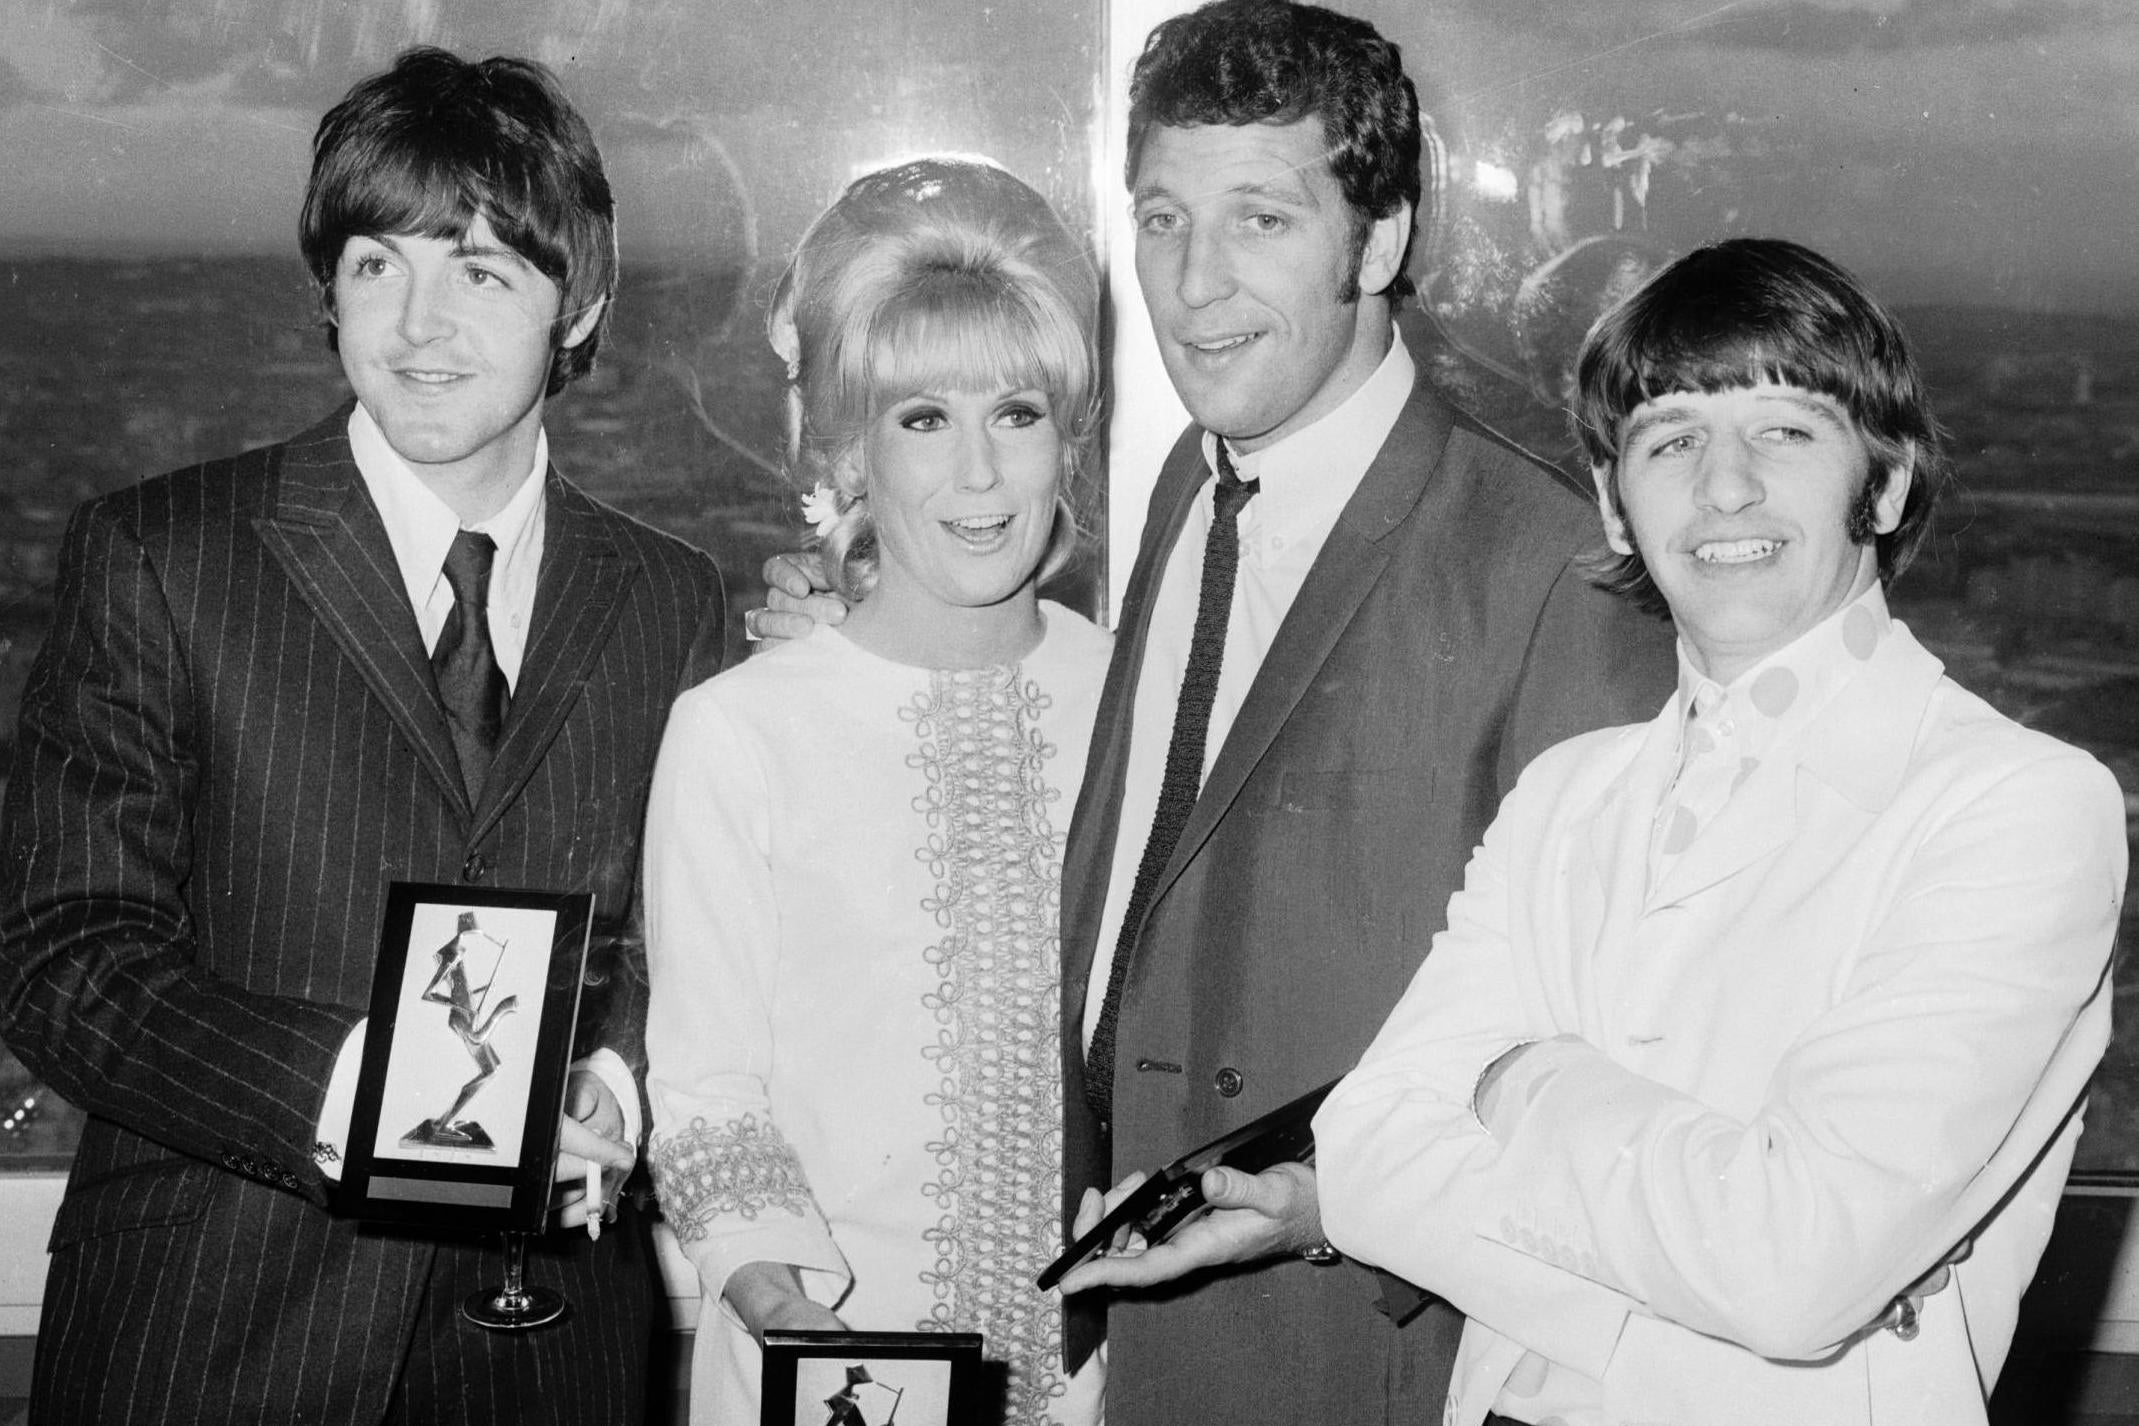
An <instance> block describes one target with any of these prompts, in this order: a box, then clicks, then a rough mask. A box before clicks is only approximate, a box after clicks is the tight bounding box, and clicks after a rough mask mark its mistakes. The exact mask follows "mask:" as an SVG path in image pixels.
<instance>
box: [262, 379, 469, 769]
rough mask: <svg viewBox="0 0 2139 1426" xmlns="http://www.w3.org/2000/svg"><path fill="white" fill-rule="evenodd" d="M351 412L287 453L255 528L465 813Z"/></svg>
mask: <svg viewBox="0 0 2139 1426" xmlns="http://www.w3.org/2000/svg"><path fill="white" fill-rule="evenodd" d="M347 427H348V408H347V407H346V406H345V407H344V408H343V409H342V410H341V411H339V412H337V413H336V414H335V415H333V416H330V417H328V418H327V420H325V421H323V422H321V423H320V424H319V425H317V426H315V427H313V428H312V429H311V430H309V431H307V432H306V433H305V434H303V435H302V436H299V437H297V439H295V440H293V441H291V442H290V443H289V444H288V445H287V446H285V447H284V448H283V450H282V459H281V463H280V468H279V470H278V472H277V475H278V479H277V482H276V488H275V495H274V513H273V514H271V515H264V516H260V517H258V518H256V519H255V520H254V521H253V528H254V529H255V530H256V531H257V532H258V533H259V536H260V539H261V542H262V543H264V544H265V545H266V546H267V548H268V550H269V551H270V552H271V553H272V554H273V555H274V556H275V558H276V560H278V561H279V562H280V563H281V565H282V568H283V572H284V573H285V574H287V575H288V576H289V577H290V582H291V583H292V584H293V585H295V586H296V588H297V592H298V594H299V595H300V596H301V597H302V598H303V599H304V601H305V603H306V604H307V605H309V606H310V607H311V610H312V614H313V616H314V617H315V618H317V619H318V620H319V621H320V623H321V624H323V625H325V626H326V629H327V631H328V632H329V633H330V634H332V635H333V637H334V641H335V642H336V643H337V644H339V645H340V646H341V649H342V652H343V653H344V654H346V655H348V657H349V660H350V662H351V663H353V664H355V665H356V666H357V668H358V669H359V670H361V671H362V673H363V675H364V682H365V684H366V685H367V686H368V687H369V688H370V689H371V691H372V694H373V696H374V697H376V698H377V699H378V700H379V702H380V703H381V704H383V705H384V706H385V708H386V711H387V713H388V714H389V715H390V716H391V717H392V718H393V720H394V723H395V725H396V726H397V727H399V728H400V730H401V732H402V734H403V736H404V737H406V738H407V739H408V742H409V746H410V747H412V748H414V749H415V751H416V756H417V759H418V761H420V762H421V763H422V764H423V766H424V767H425V769H426V770H428V771H429V773H430V775H431V779H432V781H434V782H436V783H437V784H438V788H439V791H440V793H441V794H443V795H444V796H445V798H446V799H447V801H449V802H451V803H452V804H453V805H454V806H455V807H458V808H461V809H463V811H465V809H466V808H467V805H468V797H467V793H466V791H465V790H464V789H463V788H462V786H461V777H460V763H459V761H458V760H457V758H456V757H455V755H454V752H453V737H452V734H451V733H450V732H449V731H448V729H447V727H446V718H445V712H444V710H443V709H442V708H441V707H440V705H439V702H438V689H437V685H436V684H435V683H434V682H433V681H432V678H431V661H430V659H429V658H428V657H427V656H426V655H425V653H424V648H423V632H422V630H421V629H419V628H418V627H417V625H416V611H415V610H413V609H411V608H410V607H409V602H408V591H407V589H405V588H404V587H403V586H402V583H401V572H400V567H399V566H398V565H396V564H395V562H394V548H393V544H392V543H391V542H390V541H389V540H388V539H387V536H386V524H385V522H384V521H382V520H381V519H380V518H379V511H378V507H376V506H375V505H373V504H372V503H371V496H370V494H369V493H367V492H366V491H365V489H364V479H363V477H362V476H361V475H359V474H358V473H357V468H356V461H355V459H354V458H353V457H351V455H350V454H349V437H348V434H347Z"/></svg>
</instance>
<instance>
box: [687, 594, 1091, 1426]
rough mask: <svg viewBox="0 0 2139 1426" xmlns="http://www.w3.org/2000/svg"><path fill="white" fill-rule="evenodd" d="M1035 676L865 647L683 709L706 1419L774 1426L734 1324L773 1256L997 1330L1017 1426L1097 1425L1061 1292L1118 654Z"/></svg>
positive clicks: (691, 1090) (847, 1309)
mask: <svg viewBox="0 0 2139 1426" xmlns="http://www.w3.org/2000/svg"><path fill="white" fill-rule="evenodd" d="M1042 609H1043V611H1044V614H1045V618H1046V623H1047V632H1046V635H1045V637H1044V638H1043V639H1042V641H1041V643H1040V645H1039V647H1038V648H1036V649H1035V650H1034V651H1033V652H1032V653H1031V654H1029V655H1027V656H1026V658H1025V659H1024V660H1023V661H1022V662H1021V663H1019V664H1018V665H1016V666H1015V667H1011V668H993V669H976V670H962V671H944V670H934V671H932V670H929V669H922V668H914V667H910V666H907V665H903V664H897V663H892V662H890V661H888V660H885V659H882V658H879V657H877V656H875V655H873V654H870V653H868V652H866V651H864V650H863V649H861V648H860V647H858V646H857V645H855V644H854V643H852V642H851V641H850V640H848V639H847V638H846V637H845V636H843V635H841V634H839V633H838V632H837V631H836V630H832V631H821V632H819V633H818V634H816V635H814V636H813V637H811V638H808V639H804V640H802V641H800V642H798V643H793V644H788V645H783V646H781V647H779V648H776V649H773V650H770V651H768V652H765V653H762V654H759V655H758V656H756V657H754V658H752V659H751V660H750V661H749V662H747V663H745V664H743V665H742V666H741V667H739V668H735V669H731V670H730V671H728V672H727V673H724V674H722V675H721V676H720V677H718V678H715V679H713V680H711V681H710V682H708V683H705V684H702V685H700V686H699V687H697V688H695V689H693V690H691V691H690V692H688V693H686V694H685V695H684V696H683V697H682V698H680V699H679V700H677V703H676V707H675V710H674V712H673V713H672V714H671V716H670V719H669V726H668V731H667V734H666V736H665V738H664V740H663V742H662V747H661V756H660V761H659V763H658V765H657V769H656V772H655V775H654V787H653V796H652V804H651V807H650V811H649V820H648V827H647V838H646V884H647V932H648V954H649V964H650V970H651V975H652V979H653V986H652V1007H651V1011H650V1016H649V1020H648V1025H647V1054H648V1059H649V1066H650V1067H649V1072H648V1077H647V1090H648V1094H649V1097H650V1098H651V1100H652V1104H653V1138H652V1143H651V1147H650V1150H649V1158H650V1160H651V1162H652V1164H653V1168H654V1174H655V1180H656V1183H657V1185H658V1186H659V1189H660V1192H661V1201H662V1208H663V1211H664V1213H665V1214H666V1215H667V1218H668V1221H669V1223H670V1224H671V1226H672V1227H673V1228H674V1229H675V1231H676V1233H677V1236H678V1238H679V1239H680V1240H681V1241H682V1243H683V1246H684V1250H685V1252H686V1253H688V1254H689V1256H690V1258H691V1260H692V1262H693V1263H695V1264H696V1265H697V1268H698V1274H699V1280H700V1282H701V1284H702V1286H703V1291H704V1301H703V1307H702V1309H701V1312H700V1316H699V1322H698V1340H697V1346H696V1351H695V1355H694V1359H693V1362H692V1372H691V1419H692V1420H693V1421H694V1422H698V1423H715V1422H718V1423H730V1422H740V1423H755V1422H756V1421H757V1419H758V1406H757V1397H758V1372H759V1366H758V1349H757V1346H756V1344H755V1343H754V1342H753V1341H752V1340H751V1339H750V1336H749V1334H748V1333H747V1332H745V1331H744V1330H743V1329H742V1327H741V1325H740V1324H739V1323H738V1322H737V1321H736V1319H735V1317H734V1315H733V1314H732V1313H731V1312H729V1311H728V1310H727V1309H726V1308H725V1307H724V1306H723V1305H722V1304H721V1302H720V1294H721V1289H722V1287H723V1285H724V1284H725V1283H726V1281H727V1279H728V1276H729V1274H730V1273H732V1272H733V1271H734V1270H735V1269H736V1268H738V1267H741V1266H742V1265H743V1264H745V1263H749V1262H752V1261H757V1260H764V1261H768V1262H785V1263H793V1264H796V1265H798V1266H799V1267H801V1268H802V1269H803V1282H804V1285H805V1286H806V1288H807V1289H808V1291H809V1293H810V1295H811V1296H812V1297H813V1298H815V1299H816V1300H818V1301H820V1302H823V1303H826V1304H829V1305H833V1306H834V1307H835V1310H837V1311H838V1312H839V1314H840V1316H841V1318H842V1320H844V1321H845V1322H846V1324H847V1325H848V1326H849V1327H850V1328H853V1329H855V1330H858V1331H860V1330H870V1331H978V1332H981V1333H983V1334H984V1335H985V1337H986V1344H985V1351H986V1355H987V1356H988V1357H989V1358H990V1359H991V1360H994V1361H1002V1362H1007V1363H1008V1364H1009V1366H1010V1374H1009V1379H1010V1386H1009V1393H1008V1399H1007V1409H1006V1411H1005V1414H1004V1417H1003V1420H1005V1421H1006V1422H1010V1423H1019V1426H1024V1423H1043V1422H1058V1423H1074V1422H1090V1421H1093V1420H1096V1419H1097V1417H1098V1406H1099V1403H1098V1388H1099V1382H1098V1373H1097V1372H1096V1371H1093V1370H1090V1369H1087V1370H1086V1371H1084V1372H1081V1373H1080V1374H1079V1376H1078V1378H1077V1380H1076V1381H1075V1382H1070V1381H1067V1380H1065V1379H1064V1377H1063V1375H1062V1372H1061V1355H1060V1353H1061V1313H1060V1310H1059V1306H1058V1303H1057V1301H1056V1299H1055V1298H1054V1297H1053V1295H1052V1294H1041V1293H1039V1292H1038V1291H1036V1290H1035V1289H1034V1288H1033V1286H1032V1280H1033V1277H1034V1276H1035V1275H1036V1274H1037V1273H1038V1272H1039V1270H1040V1268H1041V1267H1042V1266H1044V1265H1045V1264H1046V1263H1047V1261H1048V1260H1049V1259H1050V1258H1051V1257H1052V1256H1053V1254H1054V1252H1055V1251H1056V1249H1057V1246H1058V1243H1059V1236H1060V1235H1059V1224H1058V1220H1057V1216H1056V1215H1057V1211H1058V1205H1059V1202H1060V1192H1061V1187H1060V1185H1061V1174H1062V1167H1061V1163H1062V1144H1061V1123H1062V1116H1061V1075H1060V1066H1059V1051H1058V1036H1059V1027H1060V1011H1059V1003H1060V994H1061V991H1060V975H1061V964H1060V956H1059V953H1058V937H1057V931H1056V920H1057V915H1058V911H1059V906H1060V881H1061V869H1062V844H1063V836H1064V833H1065V832H1066V831H1067V829H1068V825H1069V816H1070V809H1071V807H1072V805H1073V804H1074V802H1075V800H1076V794H1077V788H1078V785H1079V783H1080V781H1081V779H1082V778H1083V775H1084V762H1085V751H1086V745H1087V744H1088V742H1089V741H1090V737H1091V731H1092V719H1093V714H1094V711H1095V710H1096V708H1097V705H1098V701H1099V690H1100V684H1101V682H1102V680H1103V679H1104V677H1105V674H1106V664H1107V655H1108V648H1109V642H1110V640H1109V637H1108V635H1107V634H1106V633H1105V632H1103V631H1102V630H1100V629H1099V628H1097V627H1096V626H1095V625H1093V624H1091V623H1090V622H1089V621H1087V620H1085V619H1083V618H1082V617H1080V616H1079V615H1077V614H1075V613H1073V612H1071V611H1070V610H1068V609H1065V608H1063V607H1062V606H1060V605H1058V604H1054V603H1051V602H1046V603H1043V605H1042Z"/></svg>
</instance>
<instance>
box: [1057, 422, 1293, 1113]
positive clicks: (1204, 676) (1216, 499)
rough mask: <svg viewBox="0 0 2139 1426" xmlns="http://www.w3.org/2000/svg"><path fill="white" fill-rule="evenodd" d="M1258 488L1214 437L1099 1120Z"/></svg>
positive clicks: (1196, 775) (1100, 1062) (1117, 959)
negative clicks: (1199, 551)
mask: <svg viewBox="0 0 2139 1426" xmlns="http://www.w3.org/2000/svg"><path fill="white" fill-rule="evenodd" d="M1259 486H1260V482H1258V481H1253V480H1246V481H1244V480H1241V479H1240V478H1239V477H1238V476H1236V475H1234V474H1233V462H1232V459H1231V458H1230V457H1229V456H1228V455H1227V454H1226V448H1225V442H1224V441H1220V442H1218V485H1217V488H1216V489H1215V490H1214V491H1213V492H1212V495H1211V533H1210V537H1209V539H1207V540H1206V541H1205V542H1204V546H1203V587H1202V591H1201V592H1200V593H1199V594H1198V596H1197V601H1196V627H1195V632H1194V634H1193V635H1191V637H1190V638H1189V642H1188V668H1187V670H1186V672H1185V673H1183V675H1182V677H1181V699H1180V702H1179V704H1178V705H1177V706H1176V707H1175V709H1174V715H1173V737H1172V739H1171V740H1169V741H1168V743H1167V744H1166V772H1165V776H1164V777H1163V778H1162V779H1161V780H1160V782H1159V805H1158V811H1157V812H1156V813H1155V814H1154V815H1153V816H1152V819H1151V837H1150V840H1148V841H1146V842H1145V843H1144V856H1143V860H1142V861H1140V862H1138V863H1137V867H1136V881H1135V883H1134V884H1133V885H1132V887H1131V888H1130V892H1129V906H1128V910H1127V911H1126V912H1124V913H1123V915H1122V923H1121V935H1120V937H1119V938H1118V939H1117V940H1116V941H1115V943H1114V962H1113V964H1112V966H1111V967H1109V969H1108V972H1107V993H1106V998H1105V999H1103V1000H1102V1001H1101V1002H1100V1005H1099V1023H1098V1024H1096V1025H1094V1026H1093V1027H1092V1048H1091V1051H1090V1053H1089V1054H1088V1055H1087V1056H1086V1060H1085V1078H1084V1095H1085V1101H1086V1102H1087V1103H1088V1104H1090V1105H1091V1107H1092V1112H1093V1113H1094V1114H1097V1115H1098V1116H1099V1117H1100V1118H1101V1119H1102V1120H1104V1119H1108V1118H1111V1117H1112V1114H1113V1108H1114V1036H1115V1029H1116V1022H1117V1021H1118V1020H1119V1019H1120V1016H1121V996H1122V986H1123V985H1124V984H1126V983H1127V981H1128V976H1129V959H1130V955H1131V953H1132V952H1133V951H1134V950H1135V949H1136V942H1137V933H1138V931H1139V929H1140V928H1141V926H1142V924H1143V920H1144V913H1145V912H1146V911H1148V910H1149V909H1150V908H1151V896H1152V892H1153V891H1154V890H1155V889H1156V888H1157V886H1158V881H1159V875H1160V874H1161V873H1162V872H1164V871H1165V870H1166V863H1167V862H1169V861H1171V860H1172V859H1173V851H1174V847H1175V846H1176V845H1177V844H1178V843H1179V842H1180V840H1181V830H1182V829H1183V828H1184V827H1186V826H1187V825H1188V814H1189V813H1190V812H1191V811H1193V810H1194V809H1195V806H1196V797H1197V794H1198V793H1200V792H1201V791H1202V790H1203V745H1204V740H1205V738H1206V736H1207V735H1208V734H1209V732H1210V728H1211V705H1212V704H1213V703H1215V702H1216V701H1217V698H1218V670H1219V666H1220V665H1221V664H1222V663H1223V662H1224V661H1225V629H1226V621H1227V619H1228V617H1229V616H1230V615H1231V614H1232V612H1233V576H1234V574H1235V573H1236V572H1237V571H1238V570H1239V568H1240V529H1239V525H1238V523H1237V522H1238V517H1239V515H1240V512H1241V510H1242V508H1243V507H1245V506H1246V505H1247V503H1248V502H1249V501H1250V500H1251V499H1253V498H1254V497H1255V492H1256V490H1257V489H1258V488H1259Z"/></svg>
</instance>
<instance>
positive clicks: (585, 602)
mask: <svg viewBox="0 0 2139 1426" xmlns="http://www.w3.org/2000/svg"><path fill="white" fill-rule="evenodd" d="M548 482H549V490H548V493H547V495H546V496H545V497H544V498H545V499H546V500H547V501H548V502H549V503H548V505H547V507H546V509H545V511H544V514H543V521H544V528H543V535H542V575H541V578H540V580H539V582H538V583H537V584H536V587H535V620H534V625H533V628H532V629H531V630H530V632H529V636H528V640H527V654H526V656H525V657H524V658H522V659H521V661H520V681H519V684H518V686H517V687H516V688H514V689H513V696H512V707H511V708H510V710H509V711H508V712H507V713H506V715H505V729H504V733H503V735H502V736H501V737H500V738H499V740H498V750H497V754H496V756H495V757H493V758H492V759H491V763H490V776H489V777H488V779H487V780H486V781H485V782H484V784H483V800H482V803H481V805H480V806H479V807H477V809H476V818H475V827H474V829H473V832H472V834H471V835H473V836H476V837H480V836H482V835H483V833H484V831H485V830H487V829H488V827H489V826H490V824H491V823H493V822H495V821H496V820H497V819H498V817H499V815H500V814H501V813H502V812H503V811H504V809H505V808H506V807H507V806H509V805H511V803H512V800H513V799H514V798H515V797H517V796H519V795H520V789H521V788H523V787H525V786H526V785H527V780H528V778H530V777H531V776H533V775H534V772H535V769H536V768H538V767H540V766H541V765H542V760H543V758H544V757H545V756H546V755H547V754H548V753H549V750H550V744H552V743H553V742H555V741H556V740H557V732H558V730H559V729H560V728H562V727H563V726H564V720H565V715H566V714H567V713H569V712H571V711H572V705H573V704H574V703H576V702H578V701H579V698H580V696H581V695H582V694H583V693H584V692H585V690H586V682H587V677H588V674H589V672H590V671H591V670H592V668H593V666H594V661H595V660H596V659H597V658H599V657H600V655H601V652H602V649H603V647H604V646H605V645H606V644H607V643H608V640H609V634H610V631H611V630H612V629H614V628H615V627H616V621H617V619H618V617H619V616H620V615H621V614H622V613H623V611H624V591H625V590H626V589H628V588H629V587H630V585H631V581H632V580H633V579H634V578H636V577H637V575H638V571H639V566H638V561H636V560H635V559H633V558H632V557H631V556H630V555H629V554H628V553H627V552H626V551H625V550H623V549H622V548H620V547H619V546H618V544H617V542H616V540H615V539H614V538H613V537H612V535H611V534H610V530H609V522H610V521H611V520H615V519H620V518H622V517H620V516H617V515H613V514H611V513H609V512H608V511H606V510H604V509H602V508H601V507H600V506H598V505H596V504H595V503H594V502H593V501H592V500H589V499H588V498H587V497H586V496H584V495H582V494H581V493H580V492H579V491H578V489H577V488H575V487H574V486H572V485H571V484H570V483H569V482H567V481H566V480H565V479H564V478H563V477H562V476H560V475H558V474H557V472H556V470H555V469H554V468H553V469H552V470H551V471H550V472H549V475H548Z"/></svg>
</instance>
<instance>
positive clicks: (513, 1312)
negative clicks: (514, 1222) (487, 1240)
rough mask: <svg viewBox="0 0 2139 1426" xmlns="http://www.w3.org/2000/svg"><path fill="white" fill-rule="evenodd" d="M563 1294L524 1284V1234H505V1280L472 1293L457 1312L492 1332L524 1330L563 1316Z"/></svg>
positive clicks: (525, 1274) (525, 1236)
mask: <svg viewBox="0 0 2139 1426" xmlns="http://www.w3.org/2000/svg"><path fill="white" fill-rule="evenodd" d="M564 1309H565V1300H564V1294H563V1293H561V1292H557V1291H555V1290H553V1289H551V1288H547V1287H529V1286H528V1285H527V1234H525V1233H507V1234H506V1235H505V1281H504V1283H503V1285H501V1286H499V1287H498V1288H497V1289H495V1290H494V1291H491V1290H486V1291H483V1292H472V1293H470V1294H468V1298H467V1300H466V1301H465V1302H463V1303H461V1305H460V1315H461V1316H463V1317H465V1318H467V1319H468V1320H469V1321H470V1322H473V1323H474V1324H475V1325H476V1326H478V1327H487V1328H489V1329H490V1330H491V1331H493V1332H525V1331H528V1330H530V1329H531V1328H535V1327H547V1326H549V1324H550V1323H552V1322H555V1321H556V1320H557V1319H558V1318H560V1317H562V1316H564Z"/></svg>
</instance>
